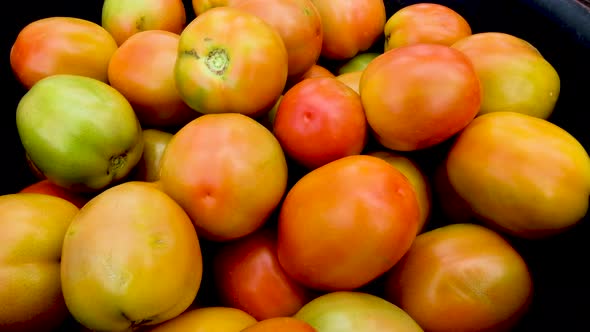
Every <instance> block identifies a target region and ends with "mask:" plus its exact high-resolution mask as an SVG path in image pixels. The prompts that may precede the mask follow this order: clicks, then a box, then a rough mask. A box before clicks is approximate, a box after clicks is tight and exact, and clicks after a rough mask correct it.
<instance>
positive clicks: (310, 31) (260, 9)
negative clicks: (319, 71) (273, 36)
mask: <svg viewBox="0 0 590 332" xmlns="http://www.w3.org/2000/svg"><path fill="white" fill-rule="evenodd" d="M233 7H234V8H238V9H240V10H244V11H247V12H249V13H252V14H254V15H256V16H258V17H260V18H262V19H263V20H264V21H265V22H266V23H268V24H269V25H270V26H272V27H273V28H274V29H276V31H277V32H278V33H279V34H280V35H281V38H282V39H283V42H284V44H285V47H286V48H287V54H288V56H289V59H288V60H289V63H288V70H289V76H297V75H301V74H303V73H305V72H306V71H307V70H308V69H309V68H310V67H311V66H313V65H314V64H315V63H316V62H317V60H318V58H319V57H320V53H321V51H322V40H323V35H324V33H323V29H322V20H321V17H320V14H319V12H318V11H317V9H316V8H315V6H314V4H313V3H312V1H311V0H274V1H271V2H269V1H267V0H239V1H237V2H236V3H235V4H234V5H233Z"/></svg>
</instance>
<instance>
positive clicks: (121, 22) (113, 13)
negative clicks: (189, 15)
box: [101, 0, 186, 45]
mask: <svg viewBox="0 0 590 332" xmlns="http://www.w3.org/2000/svg"><path fill="white" fill-rule="evenodd" d="M101 23H102V26H103V27H104V28H105V29H106V30H107V31H108V32H109V33H110V34H111V35H112V36H113V37H114V38H115V41H116V42H117V44H118V45H121V44H123V42H124V41H125V40H127V39H128V38H129V37H131V36H133V35H134V34H136V33H138V32H142V31H147V30H163V31H169V32H172V33H175V34H180V33H181V32H182V29H184V25H185V24H186V11H185V9H184V4H183V2H182V0H144V1H136V0H105V1H104V3H103V7H102V20H101Z"/></svg>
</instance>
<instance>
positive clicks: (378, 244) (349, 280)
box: [277, 155, 420, 291]
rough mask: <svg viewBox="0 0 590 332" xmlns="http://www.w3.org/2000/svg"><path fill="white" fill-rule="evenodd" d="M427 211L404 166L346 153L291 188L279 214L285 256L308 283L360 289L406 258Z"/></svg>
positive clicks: (282, 257) (295, 275) (289, 271)
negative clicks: (399, 167)
mask: <svg viewBox="0 0 590 332" xmlns="http://www.w3.org/2000/svg"><path fill="white" fill-rule="evenodd" d="M419 217H420V212H419V207H418V201H417V198H416V193H415V191H414V189H413V188H412V185H411V184H410V182H409V181H408V180H407V178H406V177H405V176H404V175H403V174H402V173H401V172H399V171H398V170H397V169H396V168H394V167H393V166H391V165H390V164H388V163H387V162H386V161H384V160H381V159H379V158H377V157H372V156H366V155H357V156H349V157H344V158H341V159H338V160H336V161H333V162H331V163H329V164H326V165H324V166H322V167H320V168H317V169H315V170H313V171H311V172H309V173H308V174H306V175H305V176H303V177H302V178H301V179H300V180H299V181H298V182H297V183H296V184H295V185H294V186H293V187H292V188H291V190H290V191H289V192H288V194H287V196H286V197H285V200H284V202H283V205H282V207H281V210H280V213H279V224H278V246H277V250H278V258H279V262H280V263H281V266H282V267H283V269H285V271H286V272H287V274H288V275H289V276H291V277H292V278H294V279H295V280H297V281H299V282H300V283H301V284H303V285H305V286H307V287H310V288H313V289H319V290H328V291H334V290H351V289H355V288H358V287H360V286H363V285H365V284H367V283H368V282H370V281H371V280H373V279H375V278H376V277H378V276H380V275H381V274H383V273H384V272H386V271H387V270H389V269H390V268H391V267H392V266H393V265H394V264H395V263H396V262H397V261H398V260H399V259H400V258H401V257H402V256H403V254H404V253H405V252H406V250H408V249H409V247H410V245H411V243H412V241H413V239H414V238H415V236H416V233H417V230H418V220H419Z"/></svg>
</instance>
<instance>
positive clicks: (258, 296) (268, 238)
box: [213, 229, 311, 320]
mask: <svg viewBox="0 0 590 332" xmlns="http://www.w3.org/2000/svg"><path fill="white" fill-rule="evenodd" d="M276 242H277V240H276V234H275V233H274V232H272V231H269V230H267V229H264V230H261V231H257V232H255V233H254V234H251V235H249V236H247V237H245V238H242V239H239V240H237V241H234V242H231V243H228V244H226V245H224V246H223V247H221V249H220V250H219V251H218V252H217V254H216V255H215V257H214V259H213V270H214V274H215V281H216V285H217V292H218V294H219V297H220V299H221V301H222V303H223V304H224V305H227V306H230V307H233V308H238V309H241V310H244V311H245V312H247V313H249V314H250V315H252V316H253V317H254V318H256V319H258V320H264V319H269V318H274V317H283V316H291V315H293V314H295V313H296V312H297V311H298V310H299V309H300V308H301V307H302V306H303V305H304V304H305V303H307V302H308V301H309V300H310V299H311V294H310V293H309V291H308V290H307V289H305V288H304V287H303V286H301V285H299V284H297V283H296V282H295V281H293V280H292V279H291V278H290V277H289V276H287V275H286V274H285V272H284V271H283V269H282V268H281V265H280V264H279V261H278V259H277V253H276V247H277V244H276Z"/></svg>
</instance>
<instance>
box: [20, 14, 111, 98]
mask: <svg viewBox="0 0 590 332" xmlns="http://www.w3.org/2000/svg"><path fill="white" fill-rule="evenodd" d="M116 49H117V43H116V42H115V40H114V39H113V37H112V36H111V34H110V33H109V32H108V31H106V30H105V29H103V27H101V26H100V25H98V24H96V23H94V22H91V21H87V20H83V19H79V18H73V17H49V18H44V19H40V20H38V21H34V22H32V23H29V24H28V25H27V26H26V27H24V28H23V29H22V30H21V31H20V33H19V34H18V36H17V37H16V41H15V42H14V44H13V46H12V49H11V51H10V65H11V66H12V70H13V71H14V73H15V75H16V77H17V78H18V80H19V81H20V82H21V83H22V84H23V85H24V86H25V87H26V88H28V89H30V88H31V87H32V86H33V84H35V83H36V82H37V81H39V80H40V79H42V78H45V77H47V76H51V75H55V74H73V75H81V76H87V77H90V78H94V79H97V80H100V81H103V82H105V83H106V82H108V79H107V69H108V65H109V61H110V59H111V56H112V55H113V53H114V52H115V50H116Z"/></svg>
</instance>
